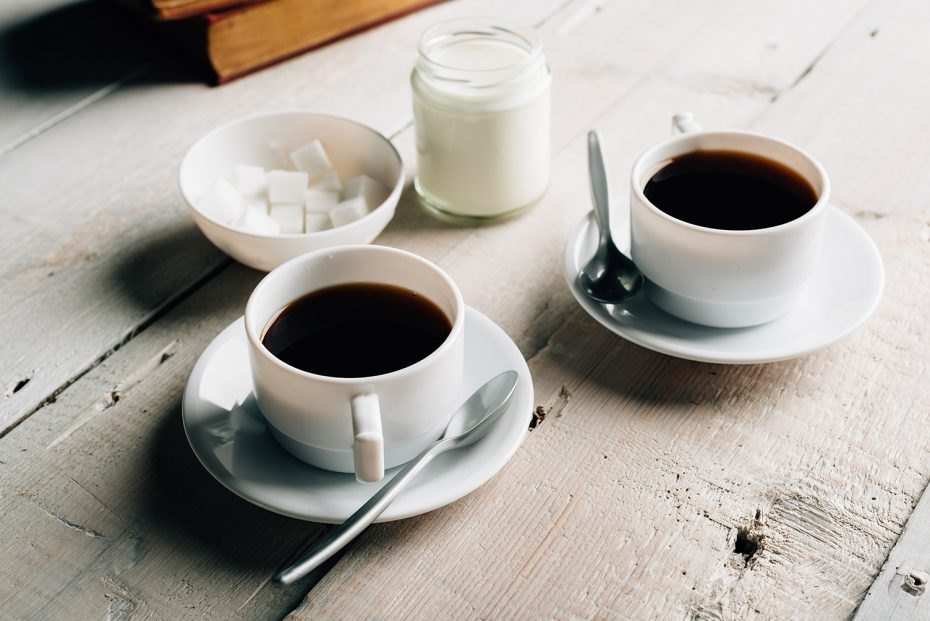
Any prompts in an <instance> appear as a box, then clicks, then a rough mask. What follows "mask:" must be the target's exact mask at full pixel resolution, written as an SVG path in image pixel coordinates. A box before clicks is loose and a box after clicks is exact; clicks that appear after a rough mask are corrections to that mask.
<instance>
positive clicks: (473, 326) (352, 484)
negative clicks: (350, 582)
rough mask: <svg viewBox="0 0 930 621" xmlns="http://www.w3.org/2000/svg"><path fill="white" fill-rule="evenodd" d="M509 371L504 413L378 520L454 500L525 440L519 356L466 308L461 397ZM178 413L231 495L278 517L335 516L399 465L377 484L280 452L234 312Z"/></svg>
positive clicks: (524, 384)
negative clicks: (510, 387)
mask: <svg viewBox="0 0 930 621" xmlns="http://www.w3.org/2000/svg"><path fill="white" fill-rule="evenodd" d="M508 369H514V370H516V371H517V373H519V375H520V379H519V381H518V383H517V389H516V391H515V393H514V396H513V400H512V401H511V403H510V406H509V407H508V409H507V412H506V413H505V414H504V417H503V418H502V419H501V420H499V421H498V422H497V424H496V425H495V426H494V428H493V429H492V430H491V431H490V433H488V435H487V436H485V437H484V438H482V439H481V440H479V441H478V442H476V443H475V444H473V445H471V446H469V447H466V448H463V449H459V450H457V451H450V452H448V453H445V454H443V455H440V456H439V457H437V458H436V459H435V460H434V461H433V462H432V463H430V464H429V465H428V466H427V467H426V469H425V470H423V472H422V473H421V474H420V475H419V476H418V477H417V478H416V479H415V480H414V481H413V482H411V483H410V485H409V487H408V488H407V489H405V490H404V491H403V492H402V493H401V494H400V495H399V496H398V497H397V499H396V500H395V501H394V502H393V503H392V504H391V506H389V507H388V508H387V510H386V511H385V512H384V513H383V514H381V517H379V518H378V520H376V521H378V522H387V521H390V520H397V519H401V518H406V517H410V516H413V515H418V514H420V513H426V512H427V511H432V510H433V509H438V508H439V507H442V506H444V505H447V504H449V503H450V502H453V501H454V500H458V499H459V498H461V497H462V496H464V495H465V494H468V493H469V492H472V491H474V490H475V489H477V488H478V487H480V486H481V485H482V484H484V483H485V482H487V481H488V479H490V478H491V477H492V476H494V475H495V474H496V473H497V472H498V471H499V470H500V469H501V468H503V467H504V464H506V463H507V462H508V461H509V460H510V458H511V457H512V456H513V454H514V453H515V452H516V450H517V448H518V447H519V446H520V444H521V443H522V442H523V439H524V438H525V437H526V433H527V430H528V429H529V424H530V419H531V417H532V410H533V380H532V378H531V377H530V371H529V369H528V368H527V366H526V362H525V361H524V360H523V356H522V355H521V354H520V350H519V349H517V346H516V345H514V343H513V341H511V340H510V337H508V336H507V334H506V333H504V331H503V330H501V329H500V328H499V327H497V325H496V324H494V322H492V321H491V320H490V319H488V318H487V317H485V316H484V315H482V314H481V313H479V312H478V311H476V310H474V309H472V308H468V309H467V310H466V314H465V385H464V387H463V393H464V395H465V396H466V397H467V396H468V395H470V394H471V393H472V392H473V391H474V390H475V389H477V388H478V386H480V385H481V384H483V383H484V382H486V381H487V380H489V379H490V378H492V377H494V376H495V375H497V374H498V373H500V372H502V371H506V370H508ZM181 412H182V418H183V421H184V431H185V433H186V434H187V439H188V441H189V442H190V444H191V448H193V449H194V453H195V454H196V455H197V458H198V459H199V460H200V463H202V464H203V465H204V467H205V468H206V469H207V471H209V472H210V474H212V475H213V476H214V477H215V478H216V480H217V481H219V482H220V483H222V484H223V485H225V486H226V487H227V488H228V489H229V490H230V491H232V492H233V493H235V494H237V495H239V496H241V497H242V498H244V499H246V500H248V501H249V502H251V503H254V504H256V505H258V506H260V507H264V508H265V509H268V510H270V511H274V512H275V513H280V514H282V515H287V516H290V517H294V518H298V519H301V520H311V521H314V522H329V523H335V522H341V521H343V520H345V519H346V518H347V517H349V516H350V515H351V514H352V513H354V512H355V510H356V509H358V508H359V507H360V506H362V504H364V503H365V501H366V500H368V498H369V497H370V496H371V495H372V494H374V493H375V492H376V491H378V489H379V488H380V487H381V485H383V484H384V483H385V482H387V481H388V480H390V478H391V477H392V476H393V475H394V474H395V473H396V472H397V470H399V468H397V469H394V470H389V471H388V472H387V474H386V476H385V479H384V482H382V483H378V484H368V485H366V484H363V483H358V482H356V480H355V475H353V474H341V473H337V472H330V471H327V470H320V469H318V468H314V467H313V466H310V465H307V464H305V463H303V462H301V461H298V460H297V459H296V458H294V457H291V455H290V454H289V453H287V452H285V451H284V449H283V448H281V447H280V446H279V445H278V443H277V442H276V441H275V440H274V439H273V438H272V436H271V434H270V433H269V431H268V428H267V427H266V425H265V420H264V419H263V418H262V415H261V412H259V410H258V407H257V406H256V405H255V397H254V395H253V394H252V379H251V376H250V373H249V360H248V346H247V343H246V337H245V328H244V326H243V321H242V318H241V317H240V318H239V319H237V320H236V321H235V322H233V323H232V324H231V325H229V326H228V327H227V328H226V329H225V330H223V331H222V332H220V334H219V335H218V336H217V337H216V338H215V339H213V342H212V343H210V345H209V346H208V347H207V349H206V350H205V351H204V352H203V354H201V356H200V359H199V360H198V361H197V364H196V365H195V366H194V370H193V371H192V372H191V376H190V379H189V380H188V382H187V387H186V388H185V389H184V398H183V401H182V403H181Z"/></svg>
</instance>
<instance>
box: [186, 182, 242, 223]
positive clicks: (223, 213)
mask: <svg viewBox="0 0 930 621" xmlns="http://www.w3.org/2000/svg"><path fill="white" fill-rule="evenodd" d="M197 209H199V210H200V212H201V213H203V214H204V215H205V216H207V217H208V218H210V219H211V220H215V221H216V222H220V223H222V224H230V223H231V222H233V221H234V220H235V219H236V218H238V217H239V215H240V214H241V213H242V210H243V209H245V204H244V202H243V200H242V195H241V194H239V192H238V190H236V188H234V187H233V185H232V184H231V183H230V182H229V181H227V180H226V179H223V178H222V177H220V178H219V179H217V180H216V181H215V182H214V183H213V185H212V186H211V187H210V189H209V190H208V191H207V192H206V193H204V194H203V195H202V196H201V197H200V199H199V200H198V201H197Z"/></svg>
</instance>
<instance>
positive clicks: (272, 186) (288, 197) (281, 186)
mask: <svg viewBox="0 0 930 621" xmlns="http://www.w3.org/2000/svg"><path fill="white" fill-rule="evenodd" d="M309 180H310V179H309V175H308V174H307V173H305V172H294V171H293V170H272V171H269V172H268V200H269V201H271V204H272V205H274V204H277V203H286V204H294V203H302V202H303V200H304V192H305V191H306V190H307V182H308V181H309Z"/></svg>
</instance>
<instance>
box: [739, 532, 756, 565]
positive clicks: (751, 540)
mask: <svg viewBox="0 0 930 621" xmlns="http://www.w3.org/2000/svg"><path fill="white" fill-rule="evenodd" d="M761 543H762V542H761V536H759V535H755V534H753V533H751V532H749V529H748V528H740V529H738V530H737V531H736V544H735V545H734V546H733V552H735V553H736V554H742V555H743V557H745V560H746V565H747V566H748V565H749V561H751V560H752V557H753V556H755V554H756V552H758V551H759V547H760V544H761Z"/></svg>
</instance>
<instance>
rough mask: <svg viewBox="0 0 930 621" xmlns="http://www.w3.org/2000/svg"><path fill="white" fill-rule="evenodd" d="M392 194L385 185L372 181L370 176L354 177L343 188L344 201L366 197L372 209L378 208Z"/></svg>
mask: <svg viewBox="0 0 930 621" xmlns="http://www.w3.org/2000/svg"><path fill="white" fill-rule="evenodd" d="M388 194H390V192H389V191H388V189H387V186H385V185H384V184H383V183H381V182H380V181H378V180H376V179H372V178H371V177H369V176H368V175H359V176H358V177H352V178H351V179H349V180H348V181H346V182H345V184H344V185H343V186H342V200H344V201H345V200H348V199H350V198H355V197H356V196H364V197H365V200H366V201H367V203H368V205H369V206H370V207H372V208H374V207H377V206H378V205H380V204H381V203H383V202H384V199H386V198H387V197H388Z"/></svg>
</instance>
